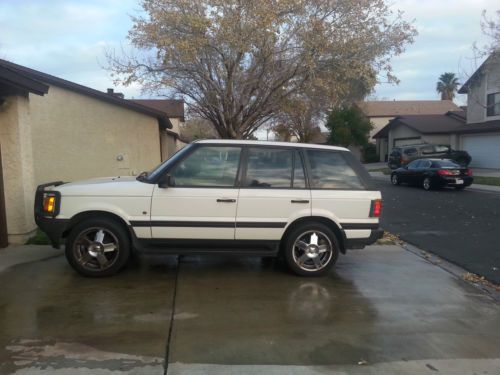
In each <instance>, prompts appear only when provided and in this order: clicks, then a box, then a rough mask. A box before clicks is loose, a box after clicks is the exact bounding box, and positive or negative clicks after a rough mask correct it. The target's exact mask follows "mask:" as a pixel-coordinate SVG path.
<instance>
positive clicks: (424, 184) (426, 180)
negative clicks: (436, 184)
mask: <svg viewBox="0 0 500 375" xmlns="http://www.w3.org/2000/svg"><path fill="white" fill-rule="evenodd" d="M422 187H423V188H424V189H425V190H431V188H432V182H431V179H430V178H429V177H426V178H424V181H423V182H422Z"/></svg>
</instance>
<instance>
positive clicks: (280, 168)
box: [243, 147, 293, 189]
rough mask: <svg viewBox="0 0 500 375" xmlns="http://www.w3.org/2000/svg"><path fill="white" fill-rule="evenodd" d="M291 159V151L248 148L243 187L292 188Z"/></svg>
mask: <svg viewBox="0 0 500 375" xmlns="http://www.w3.org/2000/svg"><path fill="white" fill-rule="evenodd" d="M292 157H293V151H292V150H287V149H280V148H270V147H260V148H259V147H250V148H249V149H248V164H247V172H246V176H245V179H244V182H243V186H245V187H255V188H284V189H288V188H290V187H291V186H292V160H293V159H292Z"/></svg>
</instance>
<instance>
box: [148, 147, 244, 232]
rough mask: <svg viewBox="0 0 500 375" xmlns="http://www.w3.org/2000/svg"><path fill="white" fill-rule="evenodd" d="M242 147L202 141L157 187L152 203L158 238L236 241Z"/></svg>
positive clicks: (152, 216)
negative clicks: (166, 183) (203, 142)
mask: <svg viewBox="0 0 500 375" xmlns="http://www.w3.org/2000/svg"><path fill="white" fill-rule="evenodd" d="M240 154H241V147H239V146H230V147H229V146H220V145H203V144H200V145H199V146H198V147H196V148H195V149H194V151H193V152H191V153H190V154H189V155H188V156H187V157H185V158H184V159H182V160H180V161H179V162H178V163H177V164H175V165H174V166H173V167H172V168H171V169H170V170H169V171H168V172H169V174H170V186H168V187H166V188H161V187H159V186H156V187H155V189H154V191H153V198H152V202H151V235H152V238H155V239H198V240H199V239H221V240H234V234H235V220H236V207H237V199H238V188H237V187H236V180H237V175H238V168H239V163H240Z"/></svg>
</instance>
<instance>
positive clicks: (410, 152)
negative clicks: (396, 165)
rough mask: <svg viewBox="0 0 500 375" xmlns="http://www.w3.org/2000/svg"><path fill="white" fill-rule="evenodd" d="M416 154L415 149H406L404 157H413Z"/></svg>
mask: <svg viewBox="0 0 500 375" xmlns="http://www.w3.org/2000/svg"><path fill="white" fill-rule="evenodd" d="M416 153H417V149H416V148H407V149H406V150H405V155H415V154H416Z"/></svg>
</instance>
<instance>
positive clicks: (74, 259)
mask: <svg viewBox="0 0 500 375" xmlns="http://www.w3.org/2000/svg"><path fill="white" fill-rule="evenodd" d="M65 254H66V258H67V259H68V262H69V264H70V265H71V266H72V267H73V268H74V269H75V270H76V271H77V272H78V273H79V274H81V275H83V276H88V277H103V276H111V275H114V274H115V273H117V272H118V271H120V270H121V269H122V268H123V267H124V266H125V264H126V263H127V261H128V259H129V257H130V240H129V237H128V235H127V232H126V231H125V229H124V228H123V226H122V225H120V223H117V222H116V221H114V220H110V219H106V218H95V219H88V220H85V221H83V222H81V223H79V224H77V225H76V226H75V227H74V228H73V229H72V230H71V232H70V233H69V236H68V238H67V239H66V249H65Z"/></svg>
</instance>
